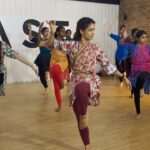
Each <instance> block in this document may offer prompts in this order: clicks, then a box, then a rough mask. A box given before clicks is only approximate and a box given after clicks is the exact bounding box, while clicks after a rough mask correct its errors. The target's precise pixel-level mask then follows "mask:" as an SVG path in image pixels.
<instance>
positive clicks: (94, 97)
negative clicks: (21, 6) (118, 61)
mask: <svg viewBox="0 0 150 150" xmlns="http://www.w3.org/2000/svg"><path fill="white" fill-rule="evenodd" d="M51 28H52V29H53V26H51ZM94 31H95V21H94V20H93V19H91V18H86V17H84V18H81V19H80V20H79V21H78V23H77V27H76V33H75V35H74V40H75V41H62V42H61V43H59V44H60V47H61V49H62V51H64V52H65V53H66V54H67V55H68V56H69V59H70V62H71V66H72V76H71V92H70V98H71V101H72V103H71V104H72V106H73V110H74V112H75V115H76V118H77V122H78V129H79V132H80V135H81V138H82V140H83V143H84V146H85V150H90V138H89V128H88V121H87V120H88V113H87V108H88V105H92V106H97V105H99V96H100V79H99V78H98V77H97V76H96V66H97V62H100V63H101V66H102V68H103V70H105V71H106V72H107V74H115V75H117V76H119V77H122V78H123V79H124V80H125V82H126V83H127V85H128V86H130V82H129V80H128V79H127V78H126V77H125V76H124V75H123V74H121V73H120V72H119V71H117V69H116V67H114V66H113V65H112V64H111V63H110V61H109V60H108V59H107V58H106V56H105V54H104V52H103V51H102V49H101V48H100V47H99V46H98V45H97V44H95V43H94V42H92V41H91V40H92V39H93V36H94ZM55 44H56V43H54V45H55Z"/></svg>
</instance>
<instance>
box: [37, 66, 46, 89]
mask: <svg viewBox="0 0 150 150" xmlns="http://www.w3.org/2000/svg"><path fill="white" fill-rule="evenodd" d="M38 69H39V77H40V81H41V83H42V84H43V86H44V88H47V87H48V84H47V79H46V77H45V73H46V70H45V68H44V67H43V66H39V67H38ZM47 71H48V70H47Z"/></svg>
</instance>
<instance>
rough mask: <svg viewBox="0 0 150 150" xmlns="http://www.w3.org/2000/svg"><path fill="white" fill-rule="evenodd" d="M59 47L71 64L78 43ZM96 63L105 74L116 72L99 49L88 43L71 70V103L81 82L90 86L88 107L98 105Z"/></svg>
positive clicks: (66, 42)
mask: <svg viewBox="0 0 150 150" xmlns="http://www.w3.org/2000/svg"><path fill="white" fill-rule="evenodd" d="M55 44H56V43H55ZM56 45H57V44H56ZM60 47H61V49H62V50H63V51H64V52H66V53H67V54H68V55H69V59H70V62H71V63H73V59H74V57H75V55H76V54H77V52H78V50H79V42H76V41H63V42H61V43H60ZM98 62H100V63H101V66H102V69H103V70H105V71H106V72H107V74H112V73H114V72H115V71H116V70H117V69H116V67H114V66H113V65H112V64H111V63H110V62H109V60H108V59H107V58H106V56H105V54H104V52H103V51H102V50H101V48H100V47H99V46H98V45H96V44H95V43H93V42H89V43H88V44H87V46H86V48H85V49H84V50H83V52H82V53H81V55H80V56H79V57H78V59H77V61H76V63H75V65H74V68H73V70H72V76H71V92H70V95H71V98H72V103H73V102H74V100H75V94H74V91H75V87H76V85H77V84H79V83H81V82H86V83H88V84H89V85H90V99H89V105H92V106H97V105H99V103H100V101H99V96H100V78H99V77H97V75H96V66H97V63H98Z"/></svg>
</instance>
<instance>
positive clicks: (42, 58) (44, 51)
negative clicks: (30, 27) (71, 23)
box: [31, 38, 51, 70]
mask: <svg viewBox="0 0 150 150" xmlns="http://www.w3.org/2000/svg"><path fill="white" fill-rule="evenodd" d="M31 42H34V43H37V38H32V40H31ZM45 42H46V41H44V40H41V42H40V44H39V49H40V53H39V55H38V56H37V58H36V59H35V61H34V63H35V64H36V65H37V66H38V67H39V66H43V65H47V69H46V70H48V64H49V62H50V58H51V50H50V49H49V48H48V47H47V46H45Z"/></svg>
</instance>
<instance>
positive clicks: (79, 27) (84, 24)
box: [73, 17, 95, 41]
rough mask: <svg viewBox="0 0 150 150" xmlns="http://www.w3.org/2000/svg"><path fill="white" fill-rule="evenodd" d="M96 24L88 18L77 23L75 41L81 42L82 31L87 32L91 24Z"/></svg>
mask: <svg viewBox="0 0 150 150" xmlns="http://www.w3.org/2000/svg"><path fill="white" fill-rule="evenodd" d="M92 23H93V24H95V21H94V20H93V19H91V18H88V17H83V18H81V19H80V20H79V21H78V22H77V27H76V32H75V34H74V38H73V39H74V40H75V41H80V40H81V37H82V35H81V33H80V30H83V31H84V30H85V29H86V28H87V27H88V26H89V25H90V24H92Z"/></svg>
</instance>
